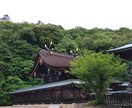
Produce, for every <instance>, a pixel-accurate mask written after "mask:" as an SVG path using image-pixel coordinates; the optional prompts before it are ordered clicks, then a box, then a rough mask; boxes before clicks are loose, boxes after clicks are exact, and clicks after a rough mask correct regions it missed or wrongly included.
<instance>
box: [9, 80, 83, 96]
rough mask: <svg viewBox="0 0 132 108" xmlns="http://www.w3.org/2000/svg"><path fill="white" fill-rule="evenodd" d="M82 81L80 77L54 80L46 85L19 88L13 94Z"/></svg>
mask: <svg viewBox="0 0 132 108" xmlns="http://www.w3.org/2000/svg"><path fill="white" fill-rule="evenodd" d="M80 83H81V81H80V80H78V79H68V80H63V81H57V82H52V83H48V84H44V85H40V86H34V87H30V88H24V89H18V90H15V91H13V92H11V94H15V93H22V92H28V91H36V90H42V89H47V88H53V87H60V86H64V85H69V84H80Z"/></svg>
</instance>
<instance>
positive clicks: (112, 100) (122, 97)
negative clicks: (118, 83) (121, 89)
mask: <svg viewBox="0 0 132 108" xmlns="http://www.w3.org/2000/svg"><path fill="white" fill-rule="evenodd" d="M108 105H110V106H119V107H127V106H128V107H130V108H132V93H129V92H127V93H113V94H111V95H108Z"/></svg>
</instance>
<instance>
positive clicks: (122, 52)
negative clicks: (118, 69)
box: [107, 44, 132, 60]
mask: <svg viewBox="0 0 132 108" xmlns="http://www.w3.org/2000/svg"><path fill="white" fill-rule="evenodd" d="M107 52H109V53H114V54H115V55H119V56H120V57H121V58H123V59H126V60H132V44H127V45H124V46H121V47H118V48H115V49H110V50H107Z"/></svg>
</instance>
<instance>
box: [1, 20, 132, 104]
mask: <svg viewBox="0 0 132 108" xmlns="http://www.w3.org/2000/svg"><path fill="white" fill-rule="evenodd" d="M50 41H52V42H53V45H52V48H54V50H57V51H59V52H65V53H70V50H72V51H73V52H74V51H75V49H76V48H77V47H79V52H80V53H82V51H83V50H93V51H104V50H108V49H110V48H114V47H117V46H121V45H124V44H127V43H129V42H131V41H132V30H131V29H128V28H120V29H119V30H110V29H99V28H94V29H91V30H88V29H85V28H82V27H76V28H73V29H70V30H64V29H63V27H61V26H60V25H53V24H41V25H37V24H30V23H27V22H23V23H13V22H11V21H9V20H2V21H0V93H1V94H0V105H7V104H10V103H11V101H10V95H9V94H10V92H11V91H12V90H15V89H17V88H21V87H27V86H33V85H38V84H42V83H43V81H42V79H39V78H38V79H33V78H29V76H28V75H27V74H28V72H30V71H31V68H32V67H33V65H34V61H35V57H36V55H37V53H38V51H39V48H44V45H45V44H47V46H49V44H50ZM128 66H129V67H131V65H130V63H128ZM130 75H131V68H129V70H128V74H125V77H124V76H123V78H124V80H125V81H130V80H131V76H130ZM11 80H12V81H14V82H13V83H10V81H11ZM17 81H18V83H17ZM15 85H16V86H15Z"/></svg>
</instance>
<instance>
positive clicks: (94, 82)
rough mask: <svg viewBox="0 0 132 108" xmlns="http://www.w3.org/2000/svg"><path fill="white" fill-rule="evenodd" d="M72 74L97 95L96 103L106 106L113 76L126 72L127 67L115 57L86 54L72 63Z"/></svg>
mask: <svg viewBox="0 0 132 108" xmlns="http://www.w3.org/2000/svg"><path fill="white" fill-rule="evenodd" d="M71 64H72V66H73V68H72V70H71V72H72V73H73V74H74V75H75V76H77V77H78V78H79V79H81V81H83V82H84V86H85V88H88V89H90V90H91V91H92V92H95V93H96V103H97V104H104V103H105V99H106V89H107V88H108V87H109V84H110V81H111V79H112V76H113V75H114V76H115V75H116V74H120V73H122V72H125V71H126V69H127V66H126V64H125V63H121V60H120V59H119V58H118V59H117V58H114V56H113V55H108V54H102V53H91V52H85V53H84V54H83V55H82V56H80V57H78V58H77V59H76V60H75V61H73V62H72V63H71Z"/></svg>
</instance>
